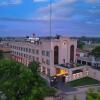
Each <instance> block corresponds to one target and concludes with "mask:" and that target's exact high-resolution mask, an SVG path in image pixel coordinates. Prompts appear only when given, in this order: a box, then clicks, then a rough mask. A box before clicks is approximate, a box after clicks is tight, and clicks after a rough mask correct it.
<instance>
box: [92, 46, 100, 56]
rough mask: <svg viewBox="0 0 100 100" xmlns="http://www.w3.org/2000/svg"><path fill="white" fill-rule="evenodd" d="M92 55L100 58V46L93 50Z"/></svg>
mask: <svg viewBox="0 0 100 100" xmlns="http://www.w3.org/2000/svg"><path fill="white" fill-rule="evenodd" d="M91 54H92V55H93V56H95V57H100V46H97V47H95V48H94V49H93V50H92V52H91Z"/></svg>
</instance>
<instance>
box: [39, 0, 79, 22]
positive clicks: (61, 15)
mask: <svg viewBox="0 0 100 100" xmlns="http://www.w3.org/2000/svg"><path fill="white" fill-rule="evenodd" d="M76 1H77V0H59V1H58V0H57V1H56V2H53V3H52V5H51V6H52V19H61V20H65V19H66V20H67V19H69V17H68V16H69V15H70V14H71V13H72V12H73V6H70V7H69V5H71V4H73V3H75V2H76ZM37 13H40V14H44V15H43V16H42V17H41V19H44V20H48V19H50V4H48V6H47V7H44V8H40V9H38V11H37ZM39 19H40V18H39Z"/></svg>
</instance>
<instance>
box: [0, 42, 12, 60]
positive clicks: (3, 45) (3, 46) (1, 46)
mask: <svg viewBox="0 0 100 100" xmlns="http://www.w3.org/2000/svg"><path fill="white" fill-rule="evenodd" d="M0 51H2V52H3V56H4V59H10V58H11V54H10V53H11V49H10V48H9V44H8V43H7V42H6V41H3V42H0Z"/></svg>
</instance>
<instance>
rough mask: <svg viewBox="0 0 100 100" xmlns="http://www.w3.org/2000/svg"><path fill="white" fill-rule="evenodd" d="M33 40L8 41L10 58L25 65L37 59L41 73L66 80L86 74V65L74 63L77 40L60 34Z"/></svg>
mask: <svg viewBox="0 0 100 100" xmlns="http://www.w3.org/2000/svg"><path fill="white" fill-rule="evenodd" d="M33 40H34V41H33ZM33 40H32V42H31V41H9V47H10V48H11V56H12V59H14V60H16V61H18V62H21V63H23V64H25V65H28V64H29V63H30V62H32V61H37V62H39V63H40V72H41V73H42V74H43V75H45V76H48V77H51V76H57V77H62V78H63V79H64V81H66V82H68V81H72V80H75V79H79V78H82V77H85V76H87V75H88V66H83V65H82V64H78V63H76V49H77V40H74V39H70V38H67V37H61V36H57V37H54V38H39V39H36V40H35V39H33Z"/></svg>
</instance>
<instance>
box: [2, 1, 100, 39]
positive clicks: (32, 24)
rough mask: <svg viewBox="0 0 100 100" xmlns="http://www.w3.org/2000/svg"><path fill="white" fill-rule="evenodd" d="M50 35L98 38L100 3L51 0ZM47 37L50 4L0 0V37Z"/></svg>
mask: <svg viewBox="0 0 100 100" xmlns="http://www.w3.org/2000/svg"><path fill="white" fill-rule="evenodd" d="M51 2H52V5H51V6H52V10H51V11H52V14H51V35H52V36H54V35H56V34H58V35H64V36H91V37H98V36H99V37H100V0H51ZM33 33H35V34H36V35H37V36H48V35H50V0H0V36H18V37H19V36H26V35H27V36H31V35H32V34H33Z"/></svg>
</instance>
